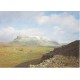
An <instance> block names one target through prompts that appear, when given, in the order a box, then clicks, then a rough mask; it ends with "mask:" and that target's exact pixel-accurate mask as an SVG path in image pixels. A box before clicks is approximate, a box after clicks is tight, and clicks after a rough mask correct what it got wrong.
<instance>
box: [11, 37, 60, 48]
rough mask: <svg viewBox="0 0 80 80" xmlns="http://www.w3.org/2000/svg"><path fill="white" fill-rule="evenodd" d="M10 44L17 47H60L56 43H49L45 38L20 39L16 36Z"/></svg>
mask: <svg viewBox="0 0 80 80" xmlns="http://www.w3.org/2000/svg"><path fill="white" fill-rule="evenodd" d="M11 43H12V44H19V45H26V46H53V47H59V46H61V45H60V44H59V43H58V42H56V41H49V40H47V39H45V38H41V37H38V36H37V37H36V36H35V37H29V36H27V37H21V36H17V38H15V39H14V40H13V41H12V42H11Z"/></svg>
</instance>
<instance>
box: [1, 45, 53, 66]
mask: <svg viewBox="0 0 80 80" xmlns="http://www.w3.org/2000/svg"><path fill="white" fill-rule="evenodd" d="M51 50H53V48H49V47H37V46H17V45H13V46H12V45H8V46H7V45H6V46H5V45H2V44H1V45H0V67H14V66H16V65H18V64H20V63H23V62H27V61H30V60H34V59H38V58H41V56H42V55H43V54H45V53H47V52H49V51H51Z"/></svg>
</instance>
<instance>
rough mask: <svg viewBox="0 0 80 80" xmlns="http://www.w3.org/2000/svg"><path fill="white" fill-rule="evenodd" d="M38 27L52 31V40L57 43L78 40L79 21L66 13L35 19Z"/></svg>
mask: <svg viewBox="0 0 80 80" xmlns="http://www.w3.org/2000/svg"><path fill="white" fill-rule="evenodd" d="M36 21H37V22H38V24H39V25H41V26H43V27H45V29H46V27H49V28H51V30H52V29H53V31H52V32H51V35H52V36H53V37H52V39H54V40H57V41H63V42H65V41H72V40H76V39H79V19H76V18H75V17H74V16H73V15H70V14H68V13H67V12H64V13H61V14H51V15H46V16H44V15H41V16H38V17H37V18H36Z"/></svg>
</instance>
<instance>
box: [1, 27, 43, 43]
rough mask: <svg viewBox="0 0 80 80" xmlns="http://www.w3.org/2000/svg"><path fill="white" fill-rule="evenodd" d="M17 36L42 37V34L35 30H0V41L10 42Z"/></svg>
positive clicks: (11, 28) (10, 28) (8, 28)
mask: <svg viewBox="0 0 80 80" xmlns="http://www.w3.org/2000/svg"><path fill="white" fill-rule="evenodd" d="M17 36H39V37H44V33H43V32H41V31H40V30H39V29H37V28H26V29H21V30H20V29H19V30H17V29H15V28H13V27H6V28H2V29H1V30H0V41H3V42H4V41H12V40H13V39H14V38H16V37H17Z"/></svg>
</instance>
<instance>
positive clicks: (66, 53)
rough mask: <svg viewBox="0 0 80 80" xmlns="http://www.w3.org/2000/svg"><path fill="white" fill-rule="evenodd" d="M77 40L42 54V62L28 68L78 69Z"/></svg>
mask: <svg viewBox="0 0 80 80" xmlns="http://www.w3.org/2000/svg"><path fill="white" fill-rule="evenodd" d="M79 50H80V48H79V40H77V41H74V42H72V43H70V44H68V45H65V46H63V47H60V48H56V49H54V50H53V51H51V52H49V53H47V54H44V55H43V56H42V58H41V60H42V61H43V62H42V63H40V64H38V65H30V67H79Z"/></svg>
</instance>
